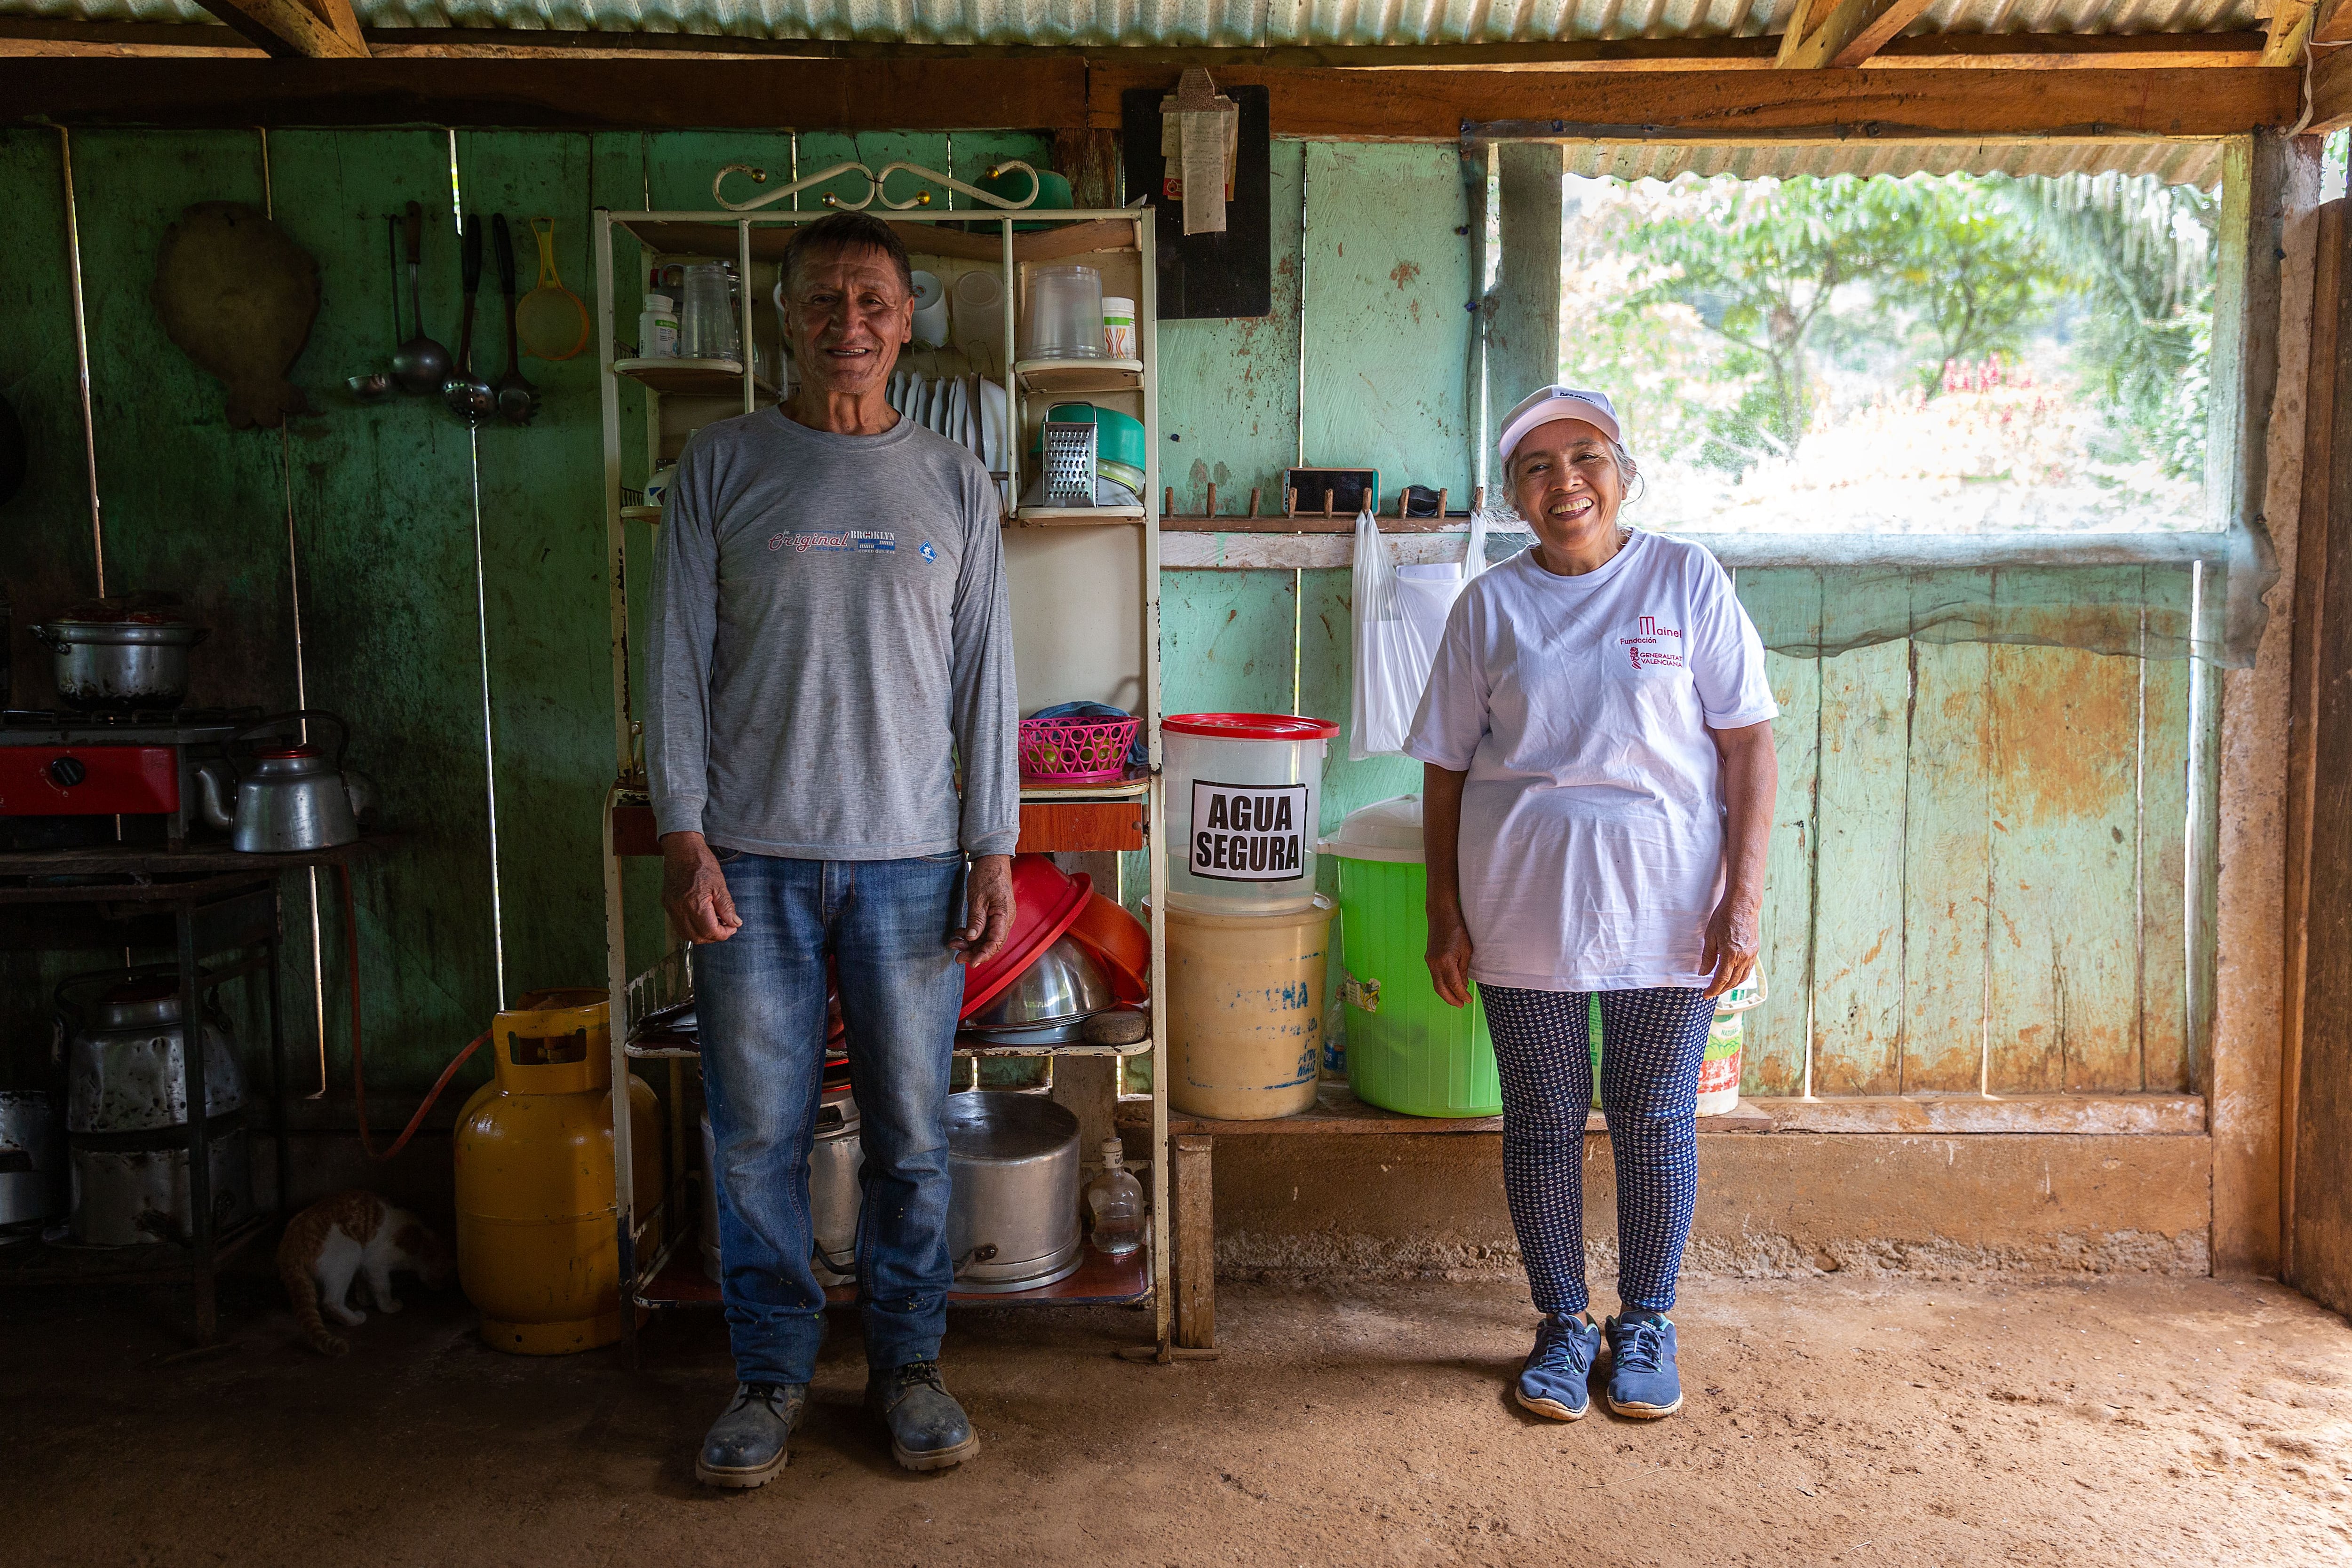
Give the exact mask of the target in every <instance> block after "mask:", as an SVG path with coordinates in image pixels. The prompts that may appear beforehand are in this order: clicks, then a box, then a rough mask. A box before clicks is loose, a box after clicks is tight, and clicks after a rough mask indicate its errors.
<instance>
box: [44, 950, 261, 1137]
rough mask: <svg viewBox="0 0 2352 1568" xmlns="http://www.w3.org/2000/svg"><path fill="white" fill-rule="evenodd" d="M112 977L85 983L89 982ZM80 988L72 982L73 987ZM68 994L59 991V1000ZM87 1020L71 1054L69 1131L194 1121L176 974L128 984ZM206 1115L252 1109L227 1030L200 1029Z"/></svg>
mask: <svg viewBox="0 0 2352 1568" xmlns="http://www.w3.org/2000/svg"><path fill="white" fill-rule="evenodd" d="M83 978H84V979H85V980H86V979H89V978H93V977H83ZM95 978H106V977H95ZM76 984H77V981H74V980H68V981H67V982H66V987H72V986H75V985H76ZM66 987H60V988H59V995H60V1000H61V1001H62V1000H63V999H64V998H65V995H66ZM67 1006H68V1009H69V1010H72V1011H76V1012H79V1013H81V1015H82V1017H83V1019H84V1020H85V1021H83V1023H82V1025H81V1027H80V1028H79V1030H77V1031H76V1032H75V1034H74V1036H73V1039H72V1040H70V1041H69V1042H68V1045H67V1047H66V1083H67V1094H66V1129H67V1131H68V1132H69V1133H74V1134H82V1133H100V1134H113V1133H137V1132H147V1131H151V1130H153V1129H156V1128H161V1127H176V1126H179V1125H181V1124H184V1123H185V1122H186V1121H187V1119H188V1079H187V1064H186V1059H185V1057H184V1055H183V1051H184V1047H185V1041H186V1030H184V1029H183V1028H182V1027H181V1023H180V991H179V981H178V979H177V978H176V977H173V976H170V975H162V976H153V977H146V978H141V979H132V980H126V981H123V982H122V983H121V984H118V985H115V986H113V987H112V988H110V989H108V990H107V991H106V992H105V994H104V995H102V996H100V998H98V1000H97V1001H96V1002H94V1003H91V1004H89V1007H88V1008H87V1009H86V1010H85V1009H73V1008H72V1007H71V1004H70V1003H68V1004H67ZM199 1032H200V1034H201V1035H202V1038H203V1040H204V1055H205V1115H206V1116H207V1117H208V1118H210V1117H215V1116H225V1115H226V1114H228V1113H230V1112H232V1111H235V1110H236V1109H238V1108H239V1107H241V1106H242V1105H243V1104H244V1103H245V1082H244V1076H243V1074H241V1073H240V1072H239V1071H237V1065H236V1050H235V1048H234V1046H233V1044H232V1042H231V1041H230V1039H229V1035H228V1031H227V1030H224V1029H222V1028H220V1027H219V1026H218V1025H217V1024H215V1023H213V1022H211V1021H210V1020H209V1019H207V1020H205V1021H204V1022H203V1024H202V1025H201V1028H200V1030H199Z"/></svg>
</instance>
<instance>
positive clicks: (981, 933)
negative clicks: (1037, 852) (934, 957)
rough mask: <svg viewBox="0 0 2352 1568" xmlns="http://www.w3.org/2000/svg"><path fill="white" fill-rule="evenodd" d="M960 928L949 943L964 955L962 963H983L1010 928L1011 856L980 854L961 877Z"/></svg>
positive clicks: (988, 958) (1011, 912)
mask: <svg viewBox="0 0 2352 1568" xmlns="http://www.w3.org/2000/svg"><path fill="white" fill-rule="evenodd" d="M963 912H964V913H963V931H962V934H961V935H960V936H950V937H949V938H948V946H950V947H952V948H954V949H955V950H956V951H957V952H959V953H961V954H962V955H963V962H964V967H966V968H971V967H975V966H977V965H981V964H985V963H986V962H988V961H989V960H990V959H991V958H993V957H995V956H996V950H997V949H998V948H1000V947H1002V946H1004V938H1005V937H1006V936H1010V935H1011V934H1012V931H1013V857H1012V856H1011V855H981V856H978V857H977V858H975V859H974V860H973V861H972V862H971V873H970V874H969V875H968V876H966V877H965V878H964V892H963Z"/></svg>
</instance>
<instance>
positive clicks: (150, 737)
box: [0, 707, 261, 850]
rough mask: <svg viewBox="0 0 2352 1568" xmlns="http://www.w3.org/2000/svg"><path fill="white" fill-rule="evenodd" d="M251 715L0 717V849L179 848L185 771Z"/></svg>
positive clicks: (190, 798) (216, 753)
mask: <svg viewBox="0 0 2352 1568" xmlns="http://www.w3.org/2000/svg"><path fill="white" fill-rule="evenodd" d="M260 717H261V710H260V709H259V708H257V707H254V708H181V709H177V710H175V711H173V712H169V713H119V714H102V713H77V712H72V711H69V710H66V709H58V708H43V709H34V710H11V711H9V712H6V713H0V841H5V842H6V843H7V844H8V846H9V847H11V848H15V849H23V850H31V849H59V848H66V847H69V846H75V845H81V844H90V843H112V842H115V841H117V839H118V834H117V832H116V824H115V823H114V822H113V821H111V820H110V819H113V818H117V817H120V818H122V819H125V820H124V821H123V822H122V823H121V833H120V835H119V837H120V840H121V841H122V842H126V843H129V842H138V841H152V839H153V838H155V837H156V836H157V833H158V829H159V828H160V830H161V837H162V838H163V841H164V842H166V843H167V844H168V845H169V846H170V847H171V848H173V849H175V850H178V849H184V848H186V847H187V841H188V821H189V818H190V817H191V816H192V815H193V814H194V807H195V802H196V782H195V767H196V764H197V763H199V762H202V761H206V760H214V759H218V758H221V757H222V755H223V751H222V747H223V743H225V742H226V740H227V739H228V738H229V737H231V736H233V735H235V734H236V733H237V732H238V731H239V730H241V729H245V728H247V727H250V726H251V725H253V724H255V723H256V722H257V721H258V720H259V719H260Z"/></svg>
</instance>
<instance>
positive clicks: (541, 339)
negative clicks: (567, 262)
mask: <svg viewBox="0 0 2352 1568" xmlns="http://www.w3.org/2000/svg"><path fill="white" fill-rule="evenodd" d="M530 232H531V233H532V234H533V235H536V236H537V237H538V239H539V287H536V288H534V289H532V290H531V291H530V293H528V294H526V295H524V296H523V297H522V298H520V299H518V300H516V301H515V335H516V336H518V337H520V339H521V340H522V346H523V348H524V349H525V350H529V351H530V354H531V355H532V357H534V358H536V359H541V360H568V359H571V358H572V356H573V355H575V354H577V353H579V352H580V350H583V349H584V348H586V347H587V346H588V334H589V331H590V326H589V321H588V307H587V306H586V305H584V304H583V303H582V302H581V298H580V296H578V295H577V294H574V293H572V290H570V289H569V288H566V287H563V279H562V278H561V277H557V276H556V272H555V220H554V219H553V218H533V219H531V220H530Z"/></svg>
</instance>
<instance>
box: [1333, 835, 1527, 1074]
mask: <svg viewBox="0 0 2352 1568" xmlns="http://www.w3.org/2000/svg"><path fill="white" fill-rule="evenodd" d="M1317 848H1318V852H1319V853H1323V854H1328V855H1330V856H1332V857H1333V858H1334V861H1335V862H1336V864H1337V866H1338V871H1339V957H1340V963H1341V965H1342V966H1343V968H1344V973H1343V974H1342V976H1341V977H1340V987H1339V994H1340V999H1341V1001H1342V1003H1343V1005H1344V1006H1345V1008H1346V1009H1347V1013H1346V1016H1347V1030H1348V1087H1349V1089H1351V1090H1353V1091H1354V1092H1355V1095H1356V1098H1357V1099H1359V1100H1361V1101H1362V1102H1363V1103H1365V1104H1367V1105H1377V1106H1379V1107H1380V1108H1381V1110H1383V1111H1394V1112H1397V1113H1401V1114H1402V1115H1407V1116H1499V1115H1501V1114H1502V1112H1503V1086H1502V1083H1501V1082H1500V1080H1498V1079H1497V1078H1496V1073H1495V1047H1494V1043H1493V1041H1491V1040H1488V1039H1487V1038H1486V1009H1483V1008H1482V1007H1481V1006H1480V1005H1479V1002H1478V997H1477V988H1476V987H1475V986H1474V987H1472V988H1471V997H1470V1005H1469V1006H1468V1007H1466V1008H1456V1007H1451V1006H1449V1005H1447V1003H1446V1002H1445V1000H1444V998H1441V997H1440V996H1439V995H1438V994H1437V988H1436V987H1435V986H1434V985H1433V984H1431V982H1430V978H1429V965H1428V962H1427V960H1426V958H1425V956H1424V954H1425V953H1426V951H1427V949H1428V946H1429V916H1428V915H1427V913H1426V905H1427V902H1428V893H1429V872H1428V868H1427V867H1426V866H1424V865H1423V863H1422V849H1421V797H1420V796H1418V795H1401V796H1399V797H1397V798H1396V799H1395V800H1382V801H1381V802H1379V803H1378V804H1376V805H1371V806H1366V807H1364V808H1363V809H1362V810H1359V811H1354V812H1350V813H1349V816H1348V819H1347V821H1344V822H1342V823H1341V824H1340V826H1339V832H1337V833H1336V834H1334V835H1332V837H1330V838H1328V839H1326V840H1325V841H1323V842H1322V843H1321V844H1320V845H1318V846H1317Z"/></svg>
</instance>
